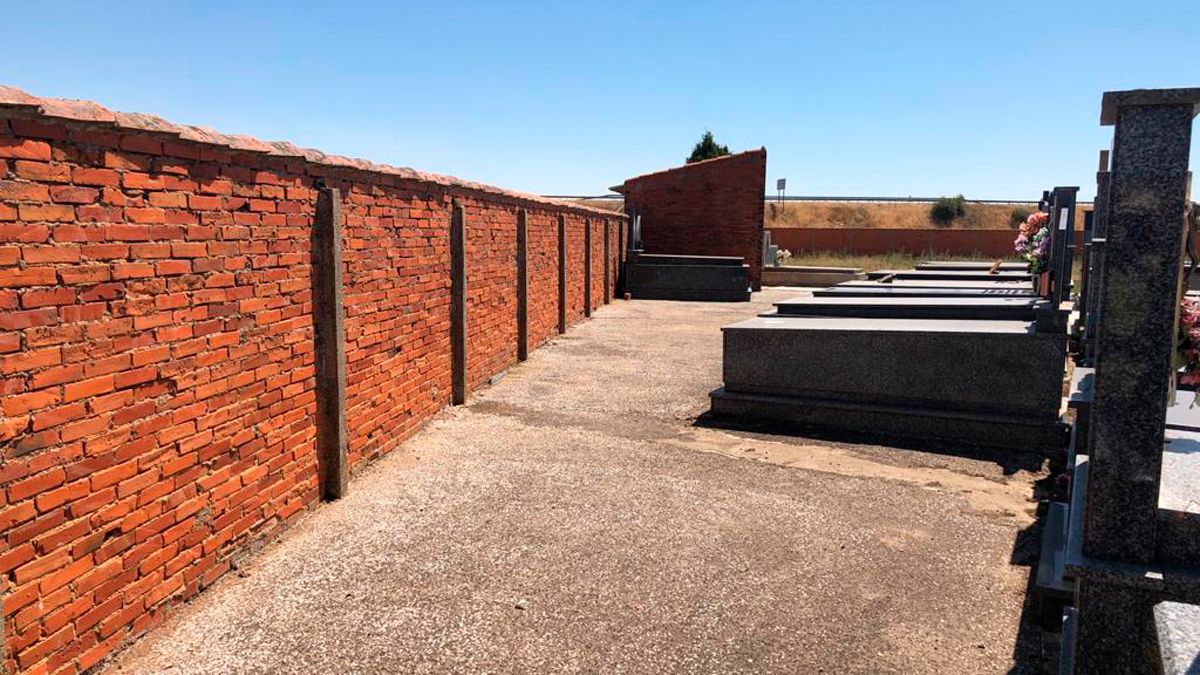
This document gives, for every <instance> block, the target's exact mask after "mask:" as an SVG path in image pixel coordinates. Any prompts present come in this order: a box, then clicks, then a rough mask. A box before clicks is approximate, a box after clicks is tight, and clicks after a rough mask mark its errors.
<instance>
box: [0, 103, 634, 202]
mask: <svg viewBox="0 0 1200 675" xmlns="http://www.w3.org/2000/svg"><path fill="white" fill-rule="evenodd" d="M30 115H34V116H42V117H51V118H55V119H59V120H66V121H68V122H73V123H78V124H103V125H106V126H109V127H116V128H118V129H126V130H130V131H141V132H146V133H152V134H164V135H170V136H174V137H177V138H179V139H181V140H184V141H189V142H192V143H203V144H206V145H215V146H221V147H225V148H228V149H230V150H234V151H237V152H250V153H260V154H269V155H273V156H278V157H299V158H303V159H304V160H305V161H306V162H309V163H311V164H318V165H323V166H330V167H338V168H349V169H355V170H358V171H368V172H372V173H380V174H387V175H392V176H399V177H401V178H405V179H408V180H414V181H422V182H427V183H434V184H437V185H441V186H445V187H452V188H459V189H463V190H471V191H475V192H483V193H488V194H493V195H498V196H503V197H508V198H510V199H518V200H521V201H526V202H535V203H540V204H546V205H551V206H558V207H564V208H569V209H573V210H576V211H585V212H589V213H599V214H603V215H604V216H605V217H609V218H623V217H624V216H623V215H622V214H620V213H616V212H612V211H606V210H604V209H597V208H593V207H590V206H584V205H581V204H577V203H575V202H569V201H564V200H559V199H548V198H546V197H540V196H538V195H532V194H527V193H523V192H517V191H515V190H506V189H504V188H499V187H495V186H492V185H486V184H483V183H476V182H472V181H467V180H463V179H461V178H455V177H453V176H445V175H442V174H435V173H427V172H424V171H417V170H415V169H409V168H406V167H396V166H390V165H387V164H377V163H375V162H371V161H369V160H365V159H355V158H349V157H341V156H339V155H327V154H325V153H323V152H321V151H320V150H314V149H312V148H300V147H297V146H295V145H293V144H291V143H288V142H286V141H273V142H267V141H261V140H259V139H257V138H253V137H251V136H245V135H227V134H222V133H220V132H218V131H214V130H213V129H209V128H208V127H200V126H193V125H178V124H174V123H173V122H170V121H168V120H165V119H163V118H161V117H158V116H157V115H150V114H146V113H125V112H114V111H111V110H109V109H107V108H105V107H104V106H102V105H100V104H98V103H94V102H92V101H83V100H78V99H61V98H41V97H37V96H32V95H30V94H28V93H26V92H24V91H22V90H20V89H18V88H16V87H12V86H8V85H0V118H5V117H26V118H27V117H29V116H30Z"/></svg>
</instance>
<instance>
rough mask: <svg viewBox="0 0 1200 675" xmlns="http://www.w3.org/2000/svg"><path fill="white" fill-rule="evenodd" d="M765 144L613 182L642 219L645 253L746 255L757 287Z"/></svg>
mask: <svg viewBox="0 0 1200 675" xmlns="http://www.w3.org/2000/svg"><path fill="white" fill-rule="evenodd" d="M766 180H767V151H766V149H765V148H760V149H758V150H750V151H747V152H742V153H738V154H735V155H730V156H728V157H719V158H717V159H710V160H705V161H702V162H696V163H694V164H685V165H684V166H680V167H676V168H673V169H667V170H665V171H659V172H656V173H650V174H645V175H642V176H637V177H636V178H630V179H629V180H627V181H625V183H624V185H623V186H621V187H619V188H617V189H618V191H619V192H622V193H623V194H624V195H625V213H634V212H636V213H637V215H638V216H640V217H641V219H642V244H643V248H644V249H645V251H646V253H674V254H680V255H724V256H738V257H741V258H744V259H745V260H746V262H747V263H748V264H749V265H750V281H751V284H752V285H753V287H754V289H755V290H759V289H760V288H761V283H762V282H761V278H760V277H761V269H762V231H763V217H764V207H763V194H764V192H765V191H766Z"/></svg>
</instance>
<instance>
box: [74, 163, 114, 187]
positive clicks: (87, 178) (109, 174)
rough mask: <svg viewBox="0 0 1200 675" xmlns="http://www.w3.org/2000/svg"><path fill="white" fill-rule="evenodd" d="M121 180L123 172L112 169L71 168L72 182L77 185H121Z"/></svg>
mask: <svg viewBox="0 0 1200 675" xmlns="http://www.w3.org/2000/svg"><path fill="white" fill-rule="evenodd" d="M120 181H121V174H119V173H117V172H116V171H113V170H112V169H96V168H86V167H75V168H74V169H72V170H71V182H72V183H75V184H76V185H93V186H96V187H104V186H115V185H119V184H120Z"/></svg>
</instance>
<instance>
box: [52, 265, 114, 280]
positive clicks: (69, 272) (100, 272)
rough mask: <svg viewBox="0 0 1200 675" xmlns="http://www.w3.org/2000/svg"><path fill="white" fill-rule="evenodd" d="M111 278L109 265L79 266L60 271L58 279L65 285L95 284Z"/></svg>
mask: <svg viewBox="0 0 1200 675" xmlns="http://www.w3.org/2000/svg"><path fill="white" fill-rule="evenodd" d="M111 278H112V270H110V269H109V267H108V265H77V266H74V267H66V268H62V269H60V270H58V279H59V281H60V282H61V283H64V284H95V283H100V282H101V281H108V280H109V279H111Z"/></svg>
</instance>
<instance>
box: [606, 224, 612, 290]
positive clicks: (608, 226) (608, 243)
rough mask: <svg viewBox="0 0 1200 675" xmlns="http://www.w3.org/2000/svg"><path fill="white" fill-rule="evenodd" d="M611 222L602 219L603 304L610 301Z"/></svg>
mask: <svg viewBox="0 0 1200 675" xmlns="http://www.w3.org/2000/svg"><path fill="white" fill-rule="evenodd" d="M611 230H612V221H611V220H609V219H607V218H605V219H604V304H606V305H607V304H608V303H609V302H610V301H611V300H612V269H613V261H612V235H611V234H610V231H611Z"/></svg>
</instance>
